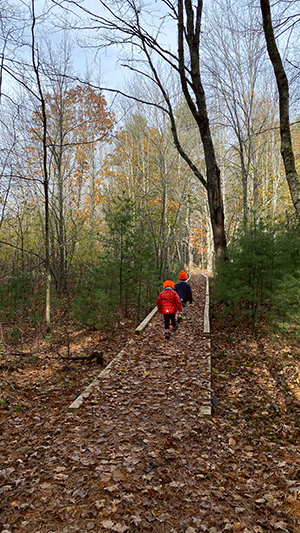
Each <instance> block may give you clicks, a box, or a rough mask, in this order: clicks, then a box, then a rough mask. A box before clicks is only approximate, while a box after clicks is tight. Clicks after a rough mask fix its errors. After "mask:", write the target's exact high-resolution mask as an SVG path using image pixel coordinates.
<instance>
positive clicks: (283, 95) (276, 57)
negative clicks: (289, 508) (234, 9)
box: [260, 0, 300, 219]
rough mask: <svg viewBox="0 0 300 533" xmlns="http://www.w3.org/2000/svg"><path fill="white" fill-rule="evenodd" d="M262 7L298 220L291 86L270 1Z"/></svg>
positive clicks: (299, 199)
mask: <svg viewBox="0 0 300 533" xmlns="http://www.w3.org/2000/svg"><path fill="white" fill-rule="evenodd" d="M260 6H261V12H262V17H263V28H264V34H265V39H266V44H267V49H268V54H269V57H270V60H271V63H272V65H273V69H274V73H275V77H276V82H277V88H278V93H279V115H280V138H281V155H282V159H283V164H284V169H285V176H286V180H287V182H288V186H289V189H290V195H291V198H292V202H293V205H294V208H295V210H296V213H297V216H298V219H300V183H299V178H298V174H297V171H296V166H295V157H294V152H293V145H292V138H291V130H290V119H289V85H288V80H287V76H286V73H285V70H284V67H283V64H282V60H281V57H280V53H279V50H278V47H277V44H276V40H275V36H274V31H273V25H272V18H271V9H270V2H269V0H260Z"/></svg>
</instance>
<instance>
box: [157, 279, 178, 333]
mask: <svg viewBox="0 0 300 533" xmlns="http://www.w3.org/2000/svg"><path fill="white" fill-rule="evenodd" d="M157 308H158V311H159V313H161V314H162V315H163V316H164V323H165V339H169V338H170V330H169V327H170V322H171V324H172V326H173V331H176V330H177V329H178V325H177V324H176V319H175V315H176V311H179V313H181V312H182V306H181V301H180V298H179V296H178V294H177V292H176V291H174V282H173V281H171V280H167V281H165V282H164V284H163V290H162V292H161V293H160V295H159V296H158V298H157Z"/></svg>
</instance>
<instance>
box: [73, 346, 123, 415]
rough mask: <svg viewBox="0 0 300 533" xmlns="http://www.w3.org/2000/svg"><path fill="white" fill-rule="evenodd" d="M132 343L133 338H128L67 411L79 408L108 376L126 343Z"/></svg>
mask: <svg viewBox="0 0 300 533" xmlns="http://www.w3.org/2000/svg"><path fill="white" fill-rule="evenodd" d="M132 343H133V339H130V341H129V342H127V344H126V346H124V348H123V349H122V350H121V351H120V352H119V353H118V355H116V357H115V358H114V359H112V361H111V362H110V363H109V364H108V365H107V366H106V367H105V368H104V369H103V370H102V372H100V374H99V375H98V376H97V377H96V378H95V379H94V380H93V381H92V383H90V385H88V387H87V388H86V389H85V390H84V391H83V392H82V393H81V394H80V395H79V396H78V397H77V398H76V400H74V402H72V403H71V405H70V406H69V408H68V410H69V411H75V410H76V409H79V407H80V406H81V404H82V403H83V401H84V400H86V398H88V397H89V395H90V394H91V393H92V392H93V390H94V389H95V387H97V386H98V385H99V383H100V380H101V379H103V378H106V377H107V376H108V374H109V372H110V370H111V367H112V366H113V364H114V363H116V362H117V361H119V360H120V359H121V357H122V355H123V354H124V353H125V351H126V347H127V345H128V344H132Z"/></svg>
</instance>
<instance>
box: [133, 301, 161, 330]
mask: <svg viewBox="0 0 300 533" xmlns="http://www.w3.org/2000/svg"><path fill="white" fill-rule="evenodd" d="M156 312H157V307H154V309H152V311H151V312H150V313H149V315H148V316H146V318H144V320H143V322H141V324H140V325H139V326H138V327H137V328H136V330H135V334H136V335H139V334H140V333H142V331H144V329H145V327H146V326H147V325H148V324H149V322H150V321H151V320H152V318H153V317H154V315H155V313H156Z"/></svg>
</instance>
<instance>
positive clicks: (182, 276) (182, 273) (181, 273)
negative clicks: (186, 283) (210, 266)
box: [179, 270, 188, 279]
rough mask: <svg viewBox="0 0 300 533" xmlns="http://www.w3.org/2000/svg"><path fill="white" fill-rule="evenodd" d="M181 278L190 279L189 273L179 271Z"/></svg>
mask: <svg viewBox="0 0 300 533" xmlns="http://www.w3.org/2000/svg"><path fill="white" fill-rule="evenodd" d="M179 279H188V277H187V274H186V273H185V272H184V270H182V271H181V272H179Z"/></svg>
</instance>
